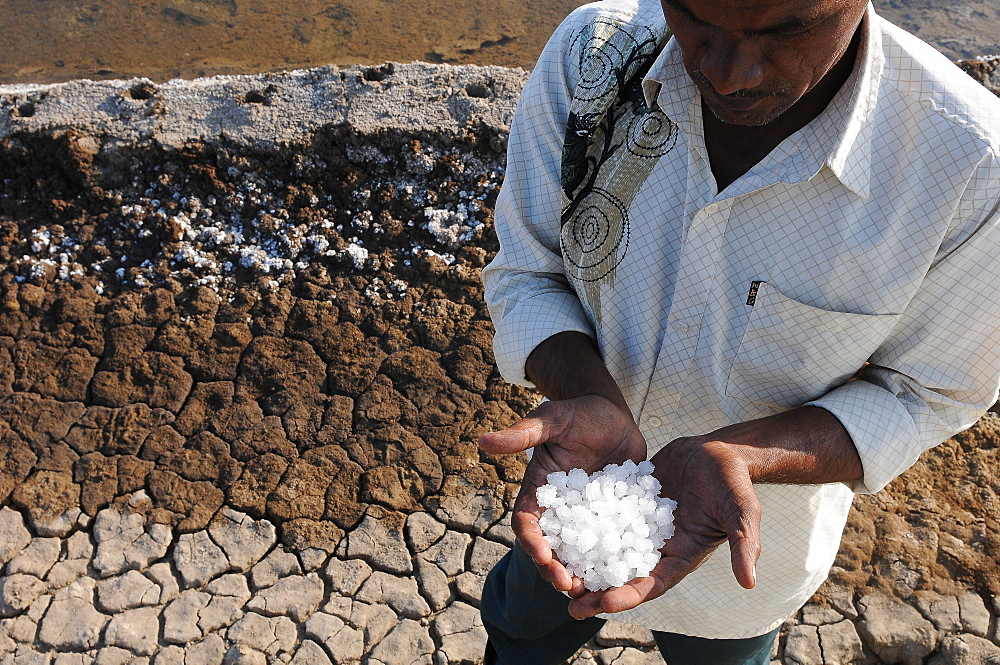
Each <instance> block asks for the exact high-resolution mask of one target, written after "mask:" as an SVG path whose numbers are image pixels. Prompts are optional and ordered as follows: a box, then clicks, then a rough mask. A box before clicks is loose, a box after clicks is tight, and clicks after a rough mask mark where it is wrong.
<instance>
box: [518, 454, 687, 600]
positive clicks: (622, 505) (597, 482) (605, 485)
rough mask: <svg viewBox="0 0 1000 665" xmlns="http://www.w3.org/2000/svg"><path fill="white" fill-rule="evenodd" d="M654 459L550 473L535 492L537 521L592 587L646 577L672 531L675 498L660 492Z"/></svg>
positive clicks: (564, 558) (571, 569)
mask: <svg viewBox="0 0 1000 665" xmlns="http://www.w3.org/2000/svg"><path fill="white" fill-rule="evenodd" d="M652 470H653V465H652V463H650V462H648V461H645V462H642V463H641V464H639V465H637V464H635V463H634V462H632V461H630V460H626V461H625V462H624V463H623V464H621V465H616V464H609V465H607V466H606V467H604V469H603V470H602V471H598V472H597V473H594V474H592V475H590V476H588V475H587V473H586V471H584V470H583V469H573V470H571V471H570V472H569V473H568V474H567V473H564V472H561V471H560V472H555V473H550V474H549V475H548V476H547V477H546V480H547V481H548V484H547V485H543V486H542V487H540V488H538V490H537V492H536V494H535V497H536V499H537V500H538V504H539V506H541V507H542V508H545V509H546V510H545V512H543V513H542V517H541V518H540V519H539V525H540V526H541V528H542V532H543V534H544V535H545V538H546V540H547V541H548V543H549V546H550V547H552V549H553V550H554V551H555V553H556V556H557V557H558V558H559V560H560V561H562V563H563V564H564V565H565V566H566V570H567V571H568V572H569V573H570V574H571V575H574V576H576V577H580V578H582V579H583V582H584V585H585V586H586V588H587V589H589V590H591V591H597V590H601V589H609V588H612V587H618V586H622V585H623V584H625V583H626V582H628V581H629V579H632V578H635V577H645V576H646V575H648V574H649V573H650V571H651V570H652V569H653V567H654V566H656V564H657V562H659V560H660V553H659V551H658V550H659V548H660V547H662V546H663V543H664V541H665V539H667V538H670V537H671V536H672V535H673V531H674V525H673V511H674V509H675V508H676V507H677V503H676V502H674V501H672V500H670V499H665V498H660V497H658V496H657V493H658V492H659V490H660V483H659V481H657V480H656V479H655V478H653V477H652V476H651V475H650V474H651V473H652Z"/></svg>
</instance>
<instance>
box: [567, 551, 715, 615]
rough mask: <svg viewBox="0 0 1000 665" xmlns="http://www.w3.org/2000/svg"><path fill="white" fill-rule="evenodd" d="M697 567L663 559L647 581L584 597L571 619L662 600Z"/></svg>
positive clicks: (572, 607)
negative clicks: (654, 599) (655, 599)
mask: <svg viewBox="0 0 1000 665" xmlns="http://www.w3.org/2000/svg"><path fill="white" fill-rule="evenodd" d="M697 567H698V566H697V564H695V563H692V562H690V561H688V560H687V559H684V558H681V557H663V558H662V559H660V562H659V563H658V564H656V567H655V568H653V570H652V571H651V572H650V574H649V576H647V577H637V578H635V579H633V580H629V581H628V582H627V583H626V584H625V585H623V586H620V587H616V588H613V589H608V590H607V591H603V592H599V593H590V594H586V595H584V596H581V597H580V598H578V599H576V600H574V601H572V602H571V603H570V610H569V612H570V615H572V616H573V617H574V618H576V619H586V618H588V617H592V616H595V615H597V614H601V613H607V614H613V613H615V612H624V611H625V610H630V609H632V608H634V607H638V606H639V605H641V604H642V603H644V602H646V601H647V600H652V599H653V598H657V597H659V596H662V595H663V594H664V593H666V592H667V590H668V589H670V588H671V587H673V586H674V585H675V584H677V583H678V582H680V581H681V580H682V579H684V577H685V576H687V575H688V574H689V573H691V571H693V570H694V569H695V568H697Z"/></svg>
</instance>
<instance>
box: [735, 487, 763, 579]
mask: <svg viewBox="0 0 1000 665" xmlns="http://www.w3.org/2000/svg"><path fill="white" fill-rule="evenodd" d="M760 518H761V507H760V502H759V501H757V497H756V496H755V495H753V494H751V495H750V496H748V497H747V498H746V499H745V500H744V501H742V502H740V511H739V517H738V520H737V522H736V524H733V525H731V526H730V527H729V528H728V529H727V531H728V536H729V553H730V559H731V561H732V566H733V575H735V576H736V581H737V582H739V584H740V586H742V587H743V588H744V589H752V588H754V587H755V586H757V560H758V559H759V558H760V551H761V540H760Z"/></svg>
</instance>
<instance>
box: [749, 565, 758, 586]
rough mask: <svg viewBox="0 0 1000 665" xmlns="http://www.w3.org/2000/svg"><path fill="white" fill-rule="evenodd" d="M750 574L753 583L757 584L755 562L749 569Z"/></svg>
mask: <svg viewBox="0 0 1000 665" xmlns="http://www.w3.org/2000/svg"><path fill="white" fill-rule="evenodd" d="M750 576H751V577H752V578H753V585H754V586H757V564H754V566H753V570H751V571H750Z"/></svg>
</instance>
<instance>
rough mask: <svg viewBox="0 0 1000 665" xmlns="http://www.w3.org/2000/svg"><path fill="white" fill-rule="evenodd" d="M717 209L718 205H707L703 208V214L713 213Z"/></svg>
mask: <svg viewBox="0 0 1000 665" xmlns="http://www.w3.org/2000/svg"><path fill="white" fill-rule="evenodd" d="M718 209H719V204H718V203H709V204H708V205H707V206H705V212H715V211H716V210H718Z"/></svg>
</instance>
